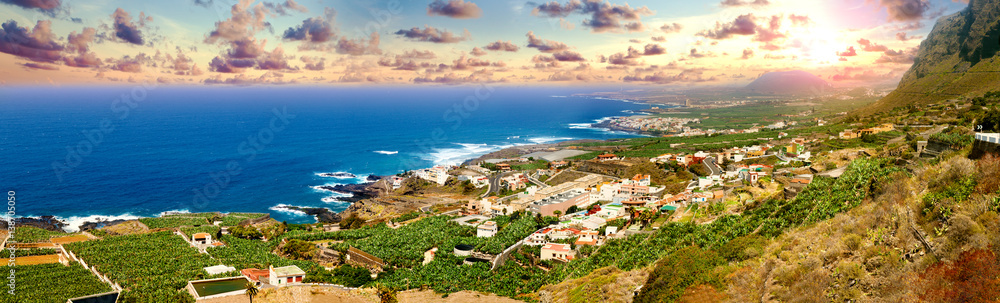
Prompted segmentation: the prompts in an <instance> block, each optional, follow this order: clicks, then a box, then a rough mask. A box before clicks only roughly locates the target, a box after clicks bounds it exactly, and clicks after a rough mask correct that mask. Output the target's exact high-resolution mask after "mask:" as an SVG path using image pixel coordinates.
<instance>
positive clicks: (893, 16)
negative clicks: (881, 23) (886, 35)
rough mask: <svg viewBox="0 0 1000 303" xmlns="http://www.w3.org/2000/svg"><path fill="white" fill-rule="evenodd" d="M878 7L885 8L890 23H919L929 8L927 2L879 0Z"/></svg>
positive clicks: (916, 0)
mask: <svg viewBox="0 0 1000 303" xmlns="http://www.w3.org/2000/svg"><path fill="white" fill-rule="evenodd" d="M879 6H882V7H885V8H886V10H887V11H888V13H889V18H888V19H889V21H890V22H905V21H919V20H921V19H923V18H924V14H925V13H927V11H929V10H930V8H931V4H930V2H929V1H927V0H879Z"/></svg>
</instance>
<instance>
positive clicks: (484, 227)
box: [476, 221, 497, 238]
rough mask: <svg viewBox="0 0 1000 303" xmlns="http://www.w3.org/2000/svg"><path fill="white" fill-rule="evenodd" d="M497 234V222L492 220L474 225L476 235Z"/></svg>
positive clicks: (489, 235)
mask: <svg viewBox="0 0 1000 303" xmlns="http://www.w3.org/2000/svg"><path fill="white" fill-rule="evenodd" d="M496 234H497V223H496V222H493V221H486V222H485V223H483V224H480V225H479V226H478V227H476V237H484V238H489V237H493V236H495V235H496Z"/></svg>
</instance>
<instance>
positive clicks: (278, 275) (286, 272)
mask: <svg viewBox="0 0 1000 303" xmlns="http://www.w3.org/2000/svg"><path fill="white" fill-rule="evenodd" d="M267 269H268V273H269V275H268V280H270V282H271V283H270V284H272V285H287V284H299V283H302V278H305V277H306V272H305V271H302V269H300V268H299V267H298V266H295V265H289V266H284V267H278V268H274V266H268V267H267Z"/></svg>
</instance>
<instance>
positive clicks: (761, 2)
mask: <svg viewBox="0 0 1000 303" xmlns="http://www.w3.org/2000/svg"><path fill="white" fill-rule="evenodd" d="M719 5H722V6H724V7H737V6H767V5H771V2H770V1H768V0H752V1H751V0H722V3H719Z"/></svg>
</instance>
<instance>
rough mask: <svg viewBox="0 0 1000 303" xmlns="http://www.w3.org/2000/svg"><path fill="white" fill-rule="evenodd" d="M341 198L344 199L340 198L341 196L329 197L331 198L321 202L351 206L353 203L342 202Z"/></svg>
mask: <svg viewBox="0 0 1000 303" xmlns="http://www.w3.org/2000/svg"><path fill="white" fill-rule="evenodd" d="M340 198H342V197H340V196H329V197H326V198H323V199H320V201H323V202H324V203H337V204H350V203H351V202H347V201H344V200H341V199H340Z"/></svg>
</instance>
